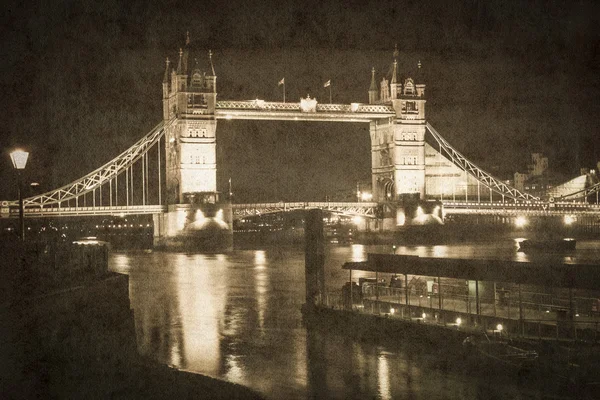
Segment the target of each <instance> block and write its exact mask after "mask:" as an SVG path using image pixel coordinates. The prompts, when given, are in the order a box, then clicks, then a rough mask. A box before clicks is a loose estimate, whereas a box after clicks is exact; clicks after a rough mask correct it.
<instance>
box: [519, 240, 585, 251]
mask: <svg viewBox="0 0 600 400" xmlns="http://www.w3.org/2000/svg"><path fill="white" fill-rule="evenodd" d="M576 245H577V241H576V240H575V239H549V240H535V239H525V240H523V241H521V242H519V251H528V250H544V251H569V250H575V247H576Z"/></svg>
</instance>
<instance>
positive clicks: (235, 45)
mask: <svg viewBox="0 0 600 400" xmlns="http://www.w3.org/2000/svg"><path fill="white" fill-rule="evenodd" d="M438 3H439V4H438ZM273 4H277V6H272V5H270V4H269V3H267V2H257V3H255V4H252V3H251V2H247V1H214V2H206V1H193V2H189V3H188V2H177V1H162V2H156V3H152V2H146V1H123V2H117V1H112V0H105V1H91V0H78V1H51V2H50V1H49V2H14V3H13V4H9V5H3V6H2V7H3V12H2V13H1V16H0V18H1V19H2V21H1V24H0V30H1V32H0V37H1V39H0V40H1V41H2V46H1V49H2V54H1V58H0V60H1V61H0V63H2V73H1V74H0V83H1V85H2V94H3V95H2V100H1V101H2V108H1V110H2V114H3V115H2V121H3V127H2V131H1V135H0V148H2V151H3V153H2V158H1V160H0V198H2V199H4V198H13V197H15V196H16V193H15V190H14V179H13V175H14V174H13V171H12V168H11V164H10V160H9V157H8V152H9V149H11V148H12V147H13V146H16V145H21V146H24V147H27V148H28V149H30V150H31V152H32V158H31V160H30V165H29V166H28V174H29V176H28V177H27V179H28V180H30V181H31V180H33V181H38V182H40V183H41V187H42V188H44V189H51V188H54V187H58V186H59V185H62V184H65V183H68V182H69V181H71V180H74V179H76V178H78V177H80V176H82V175H84V174H85V173H87V172H89V171H91V170H93V169H95V168H97V167H99V166H100V165H101V164H102V163H104V162H106V161H108V160H110V159H111V158H113V157H114V156H116V155H117V154H118V153H120V152H121V151H123V150H124V149H126V148H127V147H129V146H130V145H131V144H133V143H134V142H135V141H136V140H137V139H138V138H140V137H141V136H142V135H144V134H145V133H146V132H148V130H149V129H150V128H151V127H153V126H154V125H155V124H156V123H158V122H159V120H160V118H161V115H162V114H161V79H162V74H163V71H164V58H165V57H167V56H169V57H170V58H171V59H174V58H176V55H177V51H178V48H179V47H180V46H181V45H182V44H183V40H184V36H185V32H186V31H188V30H189V32H190V34H191V38H192V44H193V47H194V48H196V49H199V53H200V54H198V57H203V56H204V55H205V54H206V52H207V51H208V49H212V50H213V52H214V54H215V56H214V59H215V70H216V73H217V76H218V88H219V93H218V98H219V99H234V100H244V99H253V98H257V97H258V98H263V99H266V100H279V99H280V96H281V93H280V90H279V89H280V88H278V87H277V82H278V81H279V79H281V78H282V77H283V76H285V78H286V83H287V85H286V86H287V87H286V88H287V97H288V99H289V100H290V101H292V100H295V101H297V99H298V98H299V97H300V96H306V94H308V93H310V94H311V96H316V97H317V99H319V100H320V101H322V102H326V101H327V97H328V92H327V91H326V90H324V89H323V87H322V85H323V82H325V81H326V80H328V79H331V80H332V89H333V96H334V102H339V103H349V102H357V101H362V102H366V101H367V99H368V97H367V90H368V86H369V82H370V69H371V67H372V66H374V67H375V68H376V70H377V75H378V77H379V79H380V78H381V75H382V74H385V73H386V72H387V71H388V67H389V63H390V62H391V60H392V52H393V48H394V45H395V44H396V43H397V44H398V47H399V50H400V58H399V66H400V72H401V75H402V76H406V75H407V74H411V73H413V72H414V69H415V66H416V64H417V61H418V60H421V62H422V63H423V71H424V73H425V74H426V82H425V83H426V84H427V92H428V93H427V94H428V102H427V114H428V119H429V121H430V122H431V123H432V124H433V125H434V126H435V127H436V128H437V130H438V131H439V132H440V133H441V134H442V135H444V137H445V138H446V139H447V140H448V141H450V143H452V144H453V145H454V146H455V147H456V148H457V149H459V150H460V151H461V152H463V154H464V155H466V156H467V157H469V158H470V159H472V160H473V161H475V162H476V163H478V164H479V165H480V166H482V167H483V168H484V169H487V170H488V171H490V172H492V173H494V174H496V175H498V176H499V177H501V178H507V177H509V176H510V175H511V174H512V172H514V171H515V170H521V171H524V170H525V169H526V165H527V162H528V158H529V154H530V153H531V152H544V153H545V154H546V155H547V156H548V157H549V158H550V166H551V168H553V169H554V170H555V171H556V172H559V173H563V174H567V175H574V174H575V173H576V172H577V171H578V169H579V168H580V167H594V166H595V163H596V161H599V160H600V139H599V137H600V135H599V134H598V132H597V130H598V126H599V119H600V117H599V115H600V106H599V104H600V103H599V101H598V100H599V98H598V95H599V81H598V77H599V74H598V72H599V71H598V66H599V65H600V55H599V50H600V45H599V40H598V39H599V37H598V32H599V30H598V22H599V21H598V19H599V18H598V16H599V15H600V13H599V6H598V5H597V4H596V2H594V1H578V2H577V1H575V2H558V1H510V2H507V1H498V0H488V1H475V0H457V1H453V2H424V1H386V0H381V1H377V2H366V1H351V0H350V1H348V0H347V1H343V2H339V4H336V3H327V2H323V1H319V2H311V1H302V2H299V1H278V2H274V3H273ZM200 49H201V51H200ZM217 136H218V137H217V139H218V142H219V162H220V165H219V168H220V169H219V182H220V183H221V185H223V184H224V182H226V180H227V178H228V177H229V176H231V177H232V180H233V182H234V191H235V192H236V193H237V194H238V199H239V200H241V201H253V200H279V199H282V200H320V199H321V198H324V195H325V192H328V194H329V195H330V196H331V195H335V196H338V195H340V196H341V195H342V194H343V193H352V191H353V190H354V188H355V186H356V182H357V181H361V182H368V181H369V176H370V170H369V168H370V150H369V139H368V127H367V126H366V125H360V124H339V123H336V124H334V123H331V124H326V123H319V124H315V123H284V122H279V123H274V122H242V121H227V122H226V121H222V122H219V127H218V134H217ZM221 189H222V190H223V189H225V188H224V187H223V186H221ZM225 190H226V189H225Z"/></svg>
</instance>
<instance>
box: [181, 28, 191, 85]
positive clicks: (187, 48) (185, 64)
mask: <svg viewBox="0 0 600 400" xmlns="http://www.w3.org/2000/svg"><path fill="white" fill-rule="evenodd" d="M189 57H190V31H187V32H186V34H185V46H184V47H183V58H182V64H183V65H182V70H183V74H184V75H187V74H188V73H189V72H190V71H189V69H188V59H189Z"/></svg>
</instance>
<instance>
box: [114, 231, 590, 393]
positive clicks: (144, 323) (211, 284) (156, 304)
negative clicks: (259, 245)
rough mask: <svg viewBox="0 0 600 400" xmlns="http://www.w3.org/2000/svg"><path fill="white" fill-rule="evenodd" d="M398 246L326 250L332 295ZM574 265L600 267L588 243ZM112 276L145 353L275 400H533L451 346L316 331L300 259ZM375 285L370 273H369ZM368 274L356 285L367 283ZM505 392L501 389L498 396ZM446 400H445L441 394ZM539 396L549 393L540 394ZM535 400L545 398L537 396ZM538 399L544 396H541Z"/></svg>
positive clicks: (291, 252) (441, 251)
mask: <svg viewBox="0 0 600 400" xmlns="http://www.w3.org/2000/svg"><path fill="white" fill-rule="evenodd" d="M391 251H392V250H391V246H363V245H352V246H346V247H343V246H340V247H328V248H327V254H326V266H325V269H326V271H325V276H326V284H327V287H328V288H331V289H339V288H341V286H342V285H343V284H344V283H345V282H346V281H347V279H348V272H346V271H343V270H342V269H341V265H342V264H343V263H344V262H347V261H364V260H366V258H367V253H368V252H386V253H388V254H389V253H391ZM396 252H397V253H398V254H416V255H420V256H428V257H460V256H465V255H471V256H473V257H480V258H494V257H504V258H509V257H512V259H515V257H519V255H518V254H516V252H515V249H514V243H513V242H512V241H510V242H507V243H499V244H489V245H482V246H473V245H469V244H459V245H451V246H422V247H414V246H399V247H397V248H396ZM573 257H579V258H581V257H588V258H594V257H595V259H596V260H598V259H600V246H599V245H598V244H597V243H596V244H584V249H583V250H582V251H581V252H579V250H578V253H576V254H575V255H574V256H573ZM111 267H112V269H113V270H115V271H118V272H122V273H128V274H129V275H130V299H131V305H132V308H133V310H134V315H135V326H136V338H137V343H138V349H139V351H140V353H141V354H143V355H146V356H148V357H151V358H153V359H155V360H157V361H158V362H161V363H164V364H170V365H173V366H176V367H178V368H182V369H186V370H191V371H195V372H198V373H202V374H206V375H209V376H214V377H218V378H222V379H226V380H228V381H231V382H235V383H239V384H242V385H247V386H249V387H251V388H253V389H255V390H257V391H259V392H261V393H262V394H264V395H265V396H266V397H267V398H270V399H297V398H301V399H304V398H314V399H321V398H374V397H375V398H380V399H389V398H394V399H396V398H407V399H431V398H440V397H442V398H462V399H475V398H481V397H489V395H491V394H496V393H501V394H500V395H496V397H497V398H517V397H523V395H522V394H523V390H524V389H522V388H520V387H518V386H516V384H515V383H514V382H500V383H497V382H494V381H493V380H491V379H490V380H483V381H482V380H481V379H475V378H473V377H472V376H470V375H469V374H465V373H464V372H463V370H462V366H460V365H457V366H455V367H453V368H452V367H450V368H449V367H445V366H447V365H451V364H452V362H451V361H448V360H446V361H444V360H443V359H441V358H440V357H442V358H443V354H444V351H442V348H443V347H445V344H443V343H442V344H431V343H427V344H426V345H421V346H420V347H419V346H417V345H416V344H415V343H409V342H407V343H404V341H397V342H399V343H400V346H399V347H394V346H391V345H387V344H386V345H383V346H382V345H376V344H371V343H367V342H357V341H355V340H352V339H350V338H348V337H347V336H343V335H337V334H335V333H330V332H327V331H325V332H322V331H314V330H309V331H307V330H306V329H305V328H304V327H303V326H302V324H301V314H300V306H301V305H302V303H303V302H304V296H305V289H304V255H303V251H302V248H275V247H274V248H265V249H263V250H257V251H253V250H239V251H235V252H233V253H230V254H228V255H214V256H210V255H189V254H177V253H161V252H153V253H143V252H139V253H130V254H126V253H116V254H113V255H112V256H111ZM363 274H365V275H369V273H363ZM358 275H359V274H358V272H355V273H354V274H353V278H354V279H357V277H358ZM499 385H500V386H499ZM441 393H442V394H443V395H440V394H441ZM538 394H539V393H538ZM536 396H537V397H540V396H538V395H537V394H536ZM536 396H534V397H536Z"/></svg>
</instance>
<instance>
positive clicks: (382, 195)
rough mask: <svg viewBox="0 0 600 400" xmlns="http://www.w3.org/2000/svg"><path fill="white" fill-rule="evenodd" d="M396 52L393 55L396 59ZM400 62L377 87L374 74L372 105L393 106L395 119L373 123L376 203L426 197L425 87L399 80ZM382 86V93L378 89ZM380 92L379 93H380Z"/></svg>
mask: <svg viewBox="0 0 600 400" xmlns="http://www.w3.org/2000/svg"><path fill="white" fill-rule="evenodd" d="M397 54H398V53H397V51H396V52H394V55H395V56H397ZM397 66H398V62H397V60H396V59H394V63H393V65H392V74H391V77H390V80H389V81H388V80H387V79H386V78H385V77H384V78H383V79H382V80H381V82H380V84H379V85H377V84H376V80H375V70H374V69H373V70H372V72H371V85H370V88H369V103H370V104H390V105H392V106H393V108H394V110H395V112H396V116H395V118H390V119H385V120H376V121H372V122H371V125H370V133H371V155H372V157H371V160H372V163H371V169H372V177H373V178H372V179H373V182H372V184H373V198H374V200H375V201H377V202H389V201H396V200H402V199H405V198H406V197H410V198H414V199H415V200H416V199H424V198H425V124H426V120H425V101H426V100H425V84H423V83H422V82H421V81H420V79H421V76H420V67H421V64H420V62H419V69H418V71H417V74H416V79H417V80H416V81H415V79H413V78H412V77H406V78H405V79H404V84H402V83H398V81H397V79H398V78H397V74H398V72H397ZM377 86H379V90H377ZM378 92H379V93H378Z"/></svg>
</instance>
